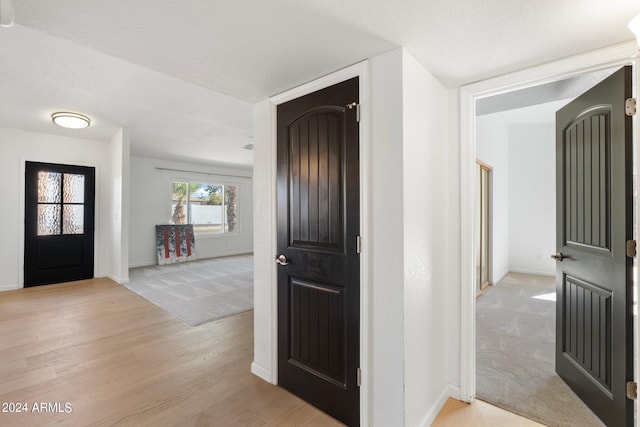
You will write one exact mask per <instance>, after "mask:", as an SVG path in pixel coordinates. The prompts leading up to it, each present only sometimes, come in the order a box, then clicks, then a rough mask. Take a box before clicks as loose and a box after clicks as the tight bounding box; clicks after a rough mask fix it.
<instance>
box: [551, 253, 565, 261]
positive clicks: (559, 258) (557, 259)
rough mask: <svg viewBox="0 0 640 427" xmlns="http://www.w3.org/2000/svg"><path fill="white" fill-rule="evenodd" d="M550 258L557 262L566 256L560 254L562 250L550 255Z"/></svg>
mask: <svg viewBox="0 0 640 427" xmlns="http://www.w3.org/2000/svg"><path fill="white" fill-rule="evenodd" d="M551 258H553V259H555V260H556V261H558V262H562V260H563V259H565V258H566V257H565V256H564V255H563V254H562V252H556V254H555V255H551Z"/></svg>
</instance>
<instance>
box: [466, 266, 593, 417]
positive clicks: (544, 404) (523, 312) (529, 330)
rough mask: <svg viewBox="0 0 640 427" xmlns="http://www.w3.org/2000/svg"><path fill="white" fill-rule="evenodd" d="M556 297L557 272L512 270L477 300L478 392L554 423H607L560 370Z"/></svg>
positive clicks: (498, 402)
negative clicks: (551, 274)
mask: <svg viewBox="0 0 640 427" xmlns="http://www.w3.org/2000/svg"><path fill="white" fill-rule="evenodd" d="M535 297H538V298H535ZM540 297H542V298H540ZM554 297H555V278H554V277H547V276H534V275H528V274H519V273H509V274H508V275H507V276H506V277H505V278H504V279H503V280H502V281H501V282H500V283H499V284H498V285H497V286H492V287H490V288H489V289H487V291H486V292H485V293H484V294H482V295H481V296H480V297H479V298H478V299H477V300H476V394H477V397H478V398H479V399H482V400H484V401H486V402H489V403H491V404H494V405H496V406H499V407H501V408H504V409H507V410H509V411H511V412H515V413H517V414H520V415H523V416H525V417H527V418H530V419H532V420H534V421H538V422H540V423H543V424H546V425H548V426H550V427H568V426H576V427H577V426H580V427H589V426H603V425H604V424H603V423H602V422H601V421H600V420H599V419H598V418H597V417H596V416H595V415H594V413H593V412H591V410H590V409H589V408H588V407H587V406H586V405H585V404H584V403H583V402H582V401H581V400H580V399H579V398H578V397H577V396H576V395H575V393H573V391H572V390H571V389H570V388H569V386H567V385H566V384H565V383H564V381H562V379H561V378H560V377H559V376H558V375H557V374H556V373H555V313H556V311H555V310H556V309H555V307H556V305H555V298H554ZM545 298H546V299H545ZM551 298H553V300H550V299H551Z"/></svg>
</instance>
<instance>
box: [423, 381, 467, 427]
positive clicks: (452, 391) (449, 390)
mask: <svg viewBox="0 0 640 427" xmlns="http://www.w3.org/2000/svg"><path fill="white" fill-rule="evenodd" d="M450 397H451V398H453V399H457V400H460V388H459V387H454V386H452V385H451V384H448V385H447V386H446V387H445V388H444V390H442V393H440V396H439V397H438V400H437V401H436V404H435V405H433V407H431V409H430V410H429V412H428V413H427V415H425V417H424V419H423V420H422V421H421V422H420V423H418V425H419V426H420V427H429V426H430V425H431V424H433V421H434V420H435V419H436V417H437V416H438V414H439V413H440V411H441V410H442V407H443V406H444V404H445V403H447V399H449V398H450Z"/></svg>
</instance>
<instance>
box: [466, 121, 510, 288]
mask: <svg viewBox="0 0 640 427" xmlns="http://www.w3.org/2000/svg"><path fill="white" fill-rule="evenodd" d="M476 158H477V159H479V160H481V161H483V162H485V163H486V164H488V165H489V166H491V167H492V168H493V170H492V172H491V206H490V210H491V223H490V224H491V267H490V276H489V280H490V281H491V283H492V284H496V283H498V282H499V281H500V280H501V279H502V278H503V277H504V276H505V275H506V274H507V273H508V272H509V268H510V260H509V221H510V215H509V179H510V175H509V171H510V165H509V132H508V125H507V122H506V120H505V117H504V115H503V114H501V113H496V114H487V115H484V116H479V117H477V118H476ZM516 173H517V171H516Z"/></svg>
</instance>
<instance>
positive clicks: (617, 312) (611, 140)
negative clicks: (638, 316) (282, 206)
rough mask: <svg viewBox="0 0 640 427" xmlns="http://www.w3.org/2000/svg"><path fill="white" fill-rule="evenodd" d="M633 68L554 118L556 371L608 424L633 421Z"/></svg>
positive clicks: (571, 104) (606, 81)
mask: <svg viewBox="0 0 640 427" xmlns="http://www.w3.org/2000/svg"><path fill="white" fill-rule="evenodd" d="M629 97H631V68H630V67H624V68H622V69H620V70H619V71H617V72H616V73H615V74H613V75H612V76H610V77H609V78H607V79H606V80H604V81H603V82H601V83H600V84H598V85H597V86H596V87H594V88H592V89H590V90H589V91H588V92H586V93H584V94H583V95H582V96H580V97H578V98H577V99H575V100H574V101H573V102H571V103H570V104H568V105H567V106H566V107H564V108H563V109H561V110H560V111H558V113H557V116H556V132H557V133H556V163H557V250H558V253H557V254H556V255H555V257H556V261H557V272H556V288H557V305H556V310H557V311H556V312H557V315H556V328H557V331H556V371H557V372H558V375H560V376H561V377H562V378H563V379H564V380H565V382H566V383H567V384H568V385H569V386H570V387H571V388H572V389H573V390H574V391H575V392H576V394H577V395H578V396H579V397H580V398H581V399H582V400H583V401H584V402H585V403H586V404H587V405H588V406H589V408H591V410H593V412H594V413H595V414H596V415H598V417H600V418H601V419H602V421H604V423H605V424H606V425H608V426H631V425H632V423H633V405H632V401H631V400H628V399H627V398H626V383H627V381H631V380H633V364H632V363H633V335H632V332H633V331H632V327H633V324H632V259H631V258H629V257H627V255H626V241H627V239H632V238H633V236H632V169H631V166H632V163H631V161H632V157H631V147H632V144H631V141H632V140H631V137H632V136H631V118H630V117H627V116H626V115H625V100H626V99H627V98H629Z"/></svg>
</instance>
